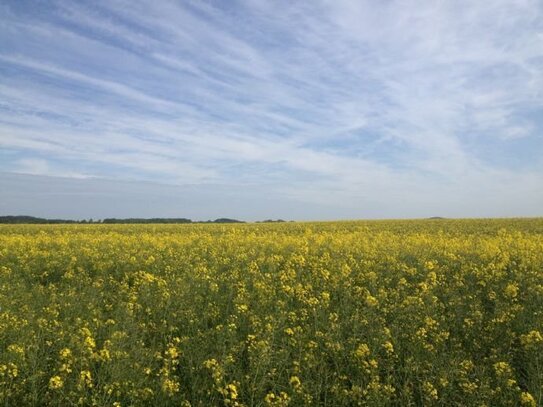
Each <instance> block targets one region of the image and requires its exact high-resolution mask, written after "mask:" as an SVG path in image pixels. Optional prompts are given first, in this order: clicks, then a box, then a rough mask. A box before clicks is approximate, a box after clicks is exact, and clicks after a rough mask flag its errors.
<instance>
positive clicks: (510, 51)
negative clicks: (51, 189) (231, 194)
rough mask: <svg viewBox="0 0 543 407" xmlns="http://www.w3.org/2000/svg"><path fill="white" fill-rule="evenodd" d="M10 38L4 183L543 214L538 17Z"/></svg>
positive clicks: (50, 31)
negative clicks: (12, 178)
mask: <svg viewBox="0 0 543 407" xmlns="http://www.w3.org/2000/svg"><path fill="white" fill-rule="evenodd" d="M277 9H280V10H281V13H277V12H276V10H277ZM0 18H1V19H2V24H1V25H0V38H2V41H0V72H1V73H2V75H1V79H0V149H1V150H2V152H3V154H2V162H1V164H0V171H5V172H19V173H21V172H23V173H27V174H42V175H64V176H68V177H70V176H71V177H81V176H91V177H92V176H94V177H101V178H115V179H117V180H123V179H124V180H145V181H150V182H156V183H170V184H178V185H181V184H203V185H205V184H210V185H211V184H213V185H218V184H222V185H233V184H235V185H267V186H268V187H269V188H270V189H273V190H274V191H279V192H277V193H278V194H280V196H283V197H287V196H288V197H290V198H289V199H292V200H293V202H305V203H308V202H314V203H319V202H320V203H322V204H323V205H327V207H332V208H334V207H335V208H337V217H345V216H343V214H345V213H350V214H356V213H359V215H358V216H365V214H367V213H368V211H369V210H370V208H376V212H375V213H373V212H372V213H373V215H375V216H380V215H379V208H382V215H383V216H385V215H387V216H411V215H413V214H418V213H419V211H418V208H421V205H422V206H424V202H426V203H427V205H426V207H425V210H432V208H434V207H435V210H436V211H439V212H440V213H444V214H446V213H447V212H448V213H451V214H453V213H454V214H455V215H458V216H460V215H462V214H463V215H466V216H469V215H473V214H476V213H477V214H480V215H484V211H483V210H481V209H480V208H481V207H482V206H483V205H486V206H487V207H488V206H490V207H492V208H490V207H488V212H489V213H490V212H492V211H494V212H495V213H498V212H500V211H499V210H498V209H499V205H501V204H500V202H503V203H504V204H503V205H505V207H506V209H507V210H506V211H505V212H503V214H511V215H515V214H517V213H518V214H526V213H528V212H529V211H528V212H527V210H526V209H525V207H524V206H522V205H521V204H519V203H515V202H516V197H518V196H523V197H525V199H528V200H530V201H531V202H533V203H536V204H540V206H541V205H542V204H543V187H542V185H543V158H542V157H543V154H542V153H543V132H542V130H543V120H542V119H541V117H543V5H542V4H541V3H540V2H538V1H537V0H518V1H510V0H507V1H505V0H497V1H494V2H491V3H488V2H487V3H484V4H483V3H481V2H469V1H461V2H453V1H450V2H449V1H445V2H438V3H424V4H421V3H420V2H414V1H413V2H411V1H407V2H397V1H392V2H381V3H375V2H369V1H368V2H366V1H362V2H360V1H346V0H345V1H343V0H340V1H333V2H332V1H324V0H323V1H319V2H311V4H309V3H299V2H281V3H280V4H271V3H269V2H263V1H258V0H246V1H240V2H236V3H228V4H226V3H224V4H223V3H211V2H209V3H208V2H185V3H179V2H173V1H160V2H143V1H130V2H127V1H119V0H113V1H107V2H105V1H104V2H102V1H98V2H93V3H92V4H91V3H88V2H70V3H67V2H60V1H59V2H53V4H51V5H48V6H45V5H41V4H39V5H37V6H36V5H35V6H30V5H29V4H27V3H26V2H11V3H6V4H5V5H4V6H3V7H2V8H1V9H0ZM519 194H520V195H519ZM487 197H493V199H492V200H489V199H487ZM285 199H286V198H285ZM506 202H509V203H507V204H506ZM428 205H430V206H431V207H429V206H428ZM536 206H537V205H536ZM536 206H534V207H536ZM530 207H531V206H530ZM349 208H350V209H349ZM440 208H441V209H440ZM458 208H461V209H458ZM522 208H524V209H522ZM500 213H501V212H500ZM395 214H396V215H395ZM373 215H372V216H373ZM263 216H264V215H263ZM349 216H350V215H349Z"/></svg>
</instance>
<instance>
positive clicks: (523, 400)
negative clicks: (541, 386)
mask: <svg viewBox="0 0 543 407" xmlns="http://www.w3.org/2000/svg"><path fill="white" fill-rule="evenodd" d="M520 404H521V405H523V406H527V407H536V402H535V399H534V397H533V396H532V395H531V394H530V393H528V392H526V391H523V392H522V393H520Z"/></svg>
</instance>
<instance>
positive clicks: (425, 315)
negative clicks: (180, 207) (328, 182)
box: [0, 219, 543, 407]
mask: <svg viewBox="0 0 543 407" xmlns="http://www.w3.org/2000/svg"><path fill="white" fill-rule="evenodd" d="M0 403H1V404H2V405H6V406H38V405H39V406H42V405H47V406H69V405H74V406H75V405H79V406H116V407H119V406H287V405H289V406H306V405H308V406H310V405H314V406H354V405H362V406H364V405H368V406H415V405H421V406H422V405H424V406H433V405H435V406H467V405H469V406H531V407H534V406H538V405H543V219H506V220H491V219H488V220H418V221H372V222H370V221H366V222H329V223H284V224H243V225H17V226H10V225H2V226H0Z"/></svg>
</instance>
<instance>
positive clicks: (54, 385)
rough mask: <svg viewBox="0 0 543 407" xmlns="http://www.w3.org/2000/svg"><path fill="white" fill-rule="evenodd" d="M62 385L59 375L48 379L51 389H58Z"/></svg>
mask: <svg viewBox="0 0 543 407" xmlns="http://www.w3.org/2000/svg"><path fill="white" fill-rule="evenodd" d="M62 386H64V382H63V381H62V378H61V377H60V376H53V377H51V378H50V379H49V388H50V389H52V390H57V389H60V388H61V387H62Z"/></svg>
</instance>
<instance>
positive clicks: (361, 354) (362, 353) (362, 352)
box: [354, 343, 370, 359]
mask: <svg viewBox="0 0 543 407" xmlns="http://www.w3.org/2000/svg"><path fill="white" fill-rule="evenodd" d="M354 354H355V356H356V357H357V358H359V359H364V358H365V357H367V356H369V354H370V348H369V346H368V345H366V344H365V343H361V344H360V345H358V348H357V349H356V351H355V352H354Z"/></svg>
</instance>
